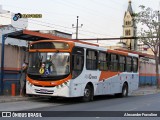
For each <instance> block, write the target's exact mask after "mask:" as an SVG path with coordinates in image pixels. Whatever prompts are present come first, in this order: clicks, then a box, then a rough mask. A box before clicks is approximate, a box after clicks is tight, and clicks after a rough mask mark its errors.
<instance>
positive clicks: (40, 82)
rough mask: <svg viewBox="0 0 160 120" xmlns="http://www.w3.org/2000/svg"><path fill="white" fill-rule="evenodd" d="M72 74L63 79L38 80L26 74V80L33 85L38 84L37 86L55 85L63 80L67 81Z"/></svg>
mask: <svg viewBox="0 0 160 120" xmlns="http://www.w3.org/2000/svg"><path fill="white" fill-rule="evenodd" d="M71 78H72V76H71V74H70V75H69V76H68V77H67V78H65V79H61V80H57V81H39V80H33V79H31V78H29V77H28V76H27V80H28V81H29V82H30V83H31V84H33V85H39V86H57V85H61V84H63V83H64V82H67V81H68V80H71Z"/></svg>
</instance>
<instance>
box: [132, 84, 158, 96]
mask: <svg viewBox="0 0 160 120" xmlns="http://www.w3.org/2000/svg"><path fill="white" fill-rule="evenodd" d="M155 93H160V89H159V90H158V89H157V87H156V86H142V87H139V88H138V89H137V90H135V91H133V92H132V93H131V95H133V96H139V95H149V94H155Z"/></svg>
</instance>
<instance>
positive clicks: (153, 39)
mask: <svg viewBox="0 0 160 120" xmlns="http://www.w3.org/2000/svg"><path fill="white" fill-rule="evenodd" d="M139 7H140V8H141V11H140V12H138V13H135V14H134V15H135V19H136V22H137V23H139V24H140V31H139V32H138V37H140V42H142V43H143V44H144V45H147V46H148V47H149V48H150V49H151V50H152V52H153V53H154V57H155V63H156V82H157V88H160V82H159V68H158V64H159V60H158V50H159V44H160V39H159V37H160V34H159V30H160V29H159V26H160V24H159V20H158V19H159V18H158V15H159V11H154V10H152V9H151V8H150V7H147V8H146V7H145V6H143V5H140V6H139Z"/></svg>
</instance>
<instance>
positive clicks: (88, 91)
mask: <svg viewBox="0 0 160 120" xmlns="http://www.w3.org/2000/svg"><path fill="white" fill-rule="evenodd" d="M92 100H93V88H92V86H91V85H87V86H86V87H85V89H84V96H83V97H82V101H83V102H89V101H92Z"/></svg>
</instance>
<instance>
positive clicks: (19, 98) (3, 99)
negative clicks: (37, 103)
mask: <svg viewBox="0 0 160 120" xmlns="http://www.w3.org/2000/svg"><path fill="white" fill-rule="evenodd" d="M35 99H36V97H23V96H0V103H5V102H16V101H27V100H35Z"/></svg>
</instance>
